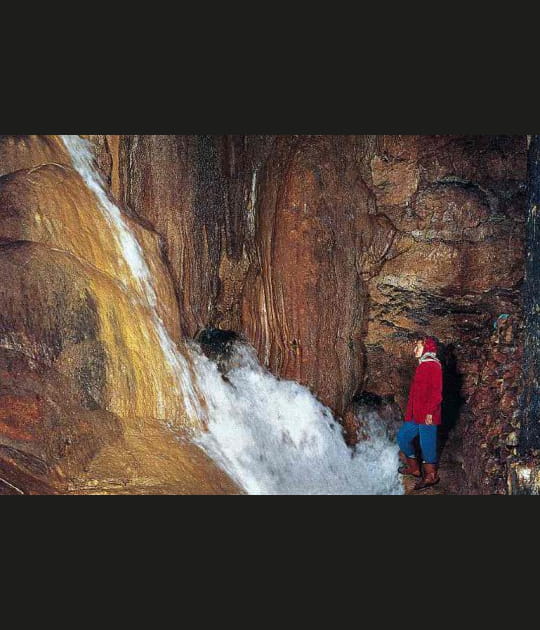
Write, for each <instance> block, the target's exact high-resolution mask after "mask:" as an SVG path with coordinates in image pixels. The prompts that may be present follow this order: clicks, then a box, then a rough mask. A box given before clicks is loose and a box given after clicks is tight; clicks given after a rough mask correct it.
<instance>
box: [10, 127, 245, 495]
mask: <svg viewBox="0 0 540 630" xmlns="http://www.w3.org/2000/svg"><path fill="white" fill-rule="evenodd" d="M0 155H1V156H2V158H3V162H2V164H1V167H0V168H1V170H0V172H2V173H3V176H2V177H0V287H1V288H0V303H1V305H2V308H1V309H0V349H1V350H2V352H3V353H4V355H3V359H2V360H3V361H4V378H3V379H2V388H3V390H2V399H1V403H0V404H1V405H2V411H1V412H0V417H1V420H0V459H1V460H2V466H4V467H9V468H10V469H11V470H12V473H11V474H10V478H11V479H13V475H15V478H17V479H20V480H22V481H23V482H24V483H23V485H24V490H25V491H31V489H32V488H33V487H34V486H35V487H41V486H43V487H47V488H51V489H52V491H53V490H58V491H60V490H62V491H68V490H69V489H70V488H76V487H81V488H82V487H83V486H84V487H86V486H88V487H95V488H98V489H99V488H101V487H103V484H105V485H106V479H107V475H108V474H109V475H110V471H109V473H107V469H106V467H103V466H101V467H100V468H98V469H96V470H97V471H98V472H99V474H100V475H101V476H94V477H92V476H91V475H90V476H88V470H90V469H92V466H94V465H95V462H97V461H98V460H99V461H101V460H100V458H101V451H102V450H103V448H104V447H105V446H107V449H108V453H109V455H108V457H109V458H110V461H111V462H112V461H114V462H116V463H115V464H114V465H115V466H116V467H119V466H121V465H122V463H124V464H126V466H127V469H126V470H125V471H124V474H123V476H121V478H122V480H123V482H124V483H126V484H129V483H132V484H133V483H134V484H136V485H137V486H141V485H142V486H152V487H161V486H163V484H165V483H166V484H169V482H170V480H171V474H172V471H174V470H176V472H177V473H178V474H179V471H180V470H181V469H182V470H184V472H185V473H186V474H188V475H189V474H192V473H190V470H189V469H190V464H189V462H190V461H191V460H193V458H194V455H193V453H194V451H196V449H194V448H193V447H188V446H185V447H180V448H178V447H177V445H176V443H175V440H174V439H173V438H172V436H169V435H167V433H166V431H164V430H160V429H156V428H154V427H153V424H158V422H159V420H158V419H162V420H165V419H166V420H168V421H175V420H176V422H177V424H178V425H180V426H182V425H183V426H186V427H187V426H188V424H189V423H190V422H191V421H194V419H192V418H187V416H186V412H185V409H184V399H183V396H182V395H181V393H180V394H179V392H178V387H177V381H176V377H175V375H174V372H173V370H172V369H171V366H170V365H169V364H168V363H167V361H166V360H165V358H164V352H163V344H162V339H161V334H160V329H159V328H158V327H157V326H156V321H157V320H159V321H160V322H162V328H163V331H167V333H168V335H169V337H170V339H171V340H173V339H174V340H176V342H177V343H179V344H180V346H179V347H180V349H181V347H182V346H181V343H182V342H181V339H180V336H181V335H180V326H179V314H178V309H177V306H176V301H175V297H174V291H173V288H172V283H171V280H170V277H169V275H168V273H167V270H166V267H165V265H164V261H163V258H162V255H161V250H160V247H159V237H158V235H157V234H156V233H155V232H153V231H151V230H148V229H147V228H146V227H145V226H143V225H142V224H140V223H139V222H138V221H136V220H135V219H134V218H132V217H130V216H128V215H126V216H124V218H123V221H124V222H125V224H126V225H127V226H128V228H129V231H130V233H132V234H134V235H135V238H136V240H137V241H138V243H139V245H140V247H141V248H142V250H143V251H144V254H145V256H144V257H145V260H146V261H147V262H148V268H149V272H150V274H151V277H152V279H153V288H154V289H155V295H156V301H157V304H156V309H155V310H154V309H152V308H151V307H150V305H149V303H148V302H145V301H144V300H143V295H142V288H141V278H140V277H139V276H136V275H135V274H133V273H132V271H131V270H130V268H129V265H128V262H127V261H128V258H127V257H126V256H123V255H122V240H121V236H119V233H117V232H116V231H115V229H114V226H113V225H112V224H111V223H110V222H109V221H108V220H107V219H106V216H105V214H104V213H103V212H102V209H101V207H100V203H99V200H98V198H97V197H96V195H95V194H94V193H93V192H92V191H90V190H89V188H88V186H87V185H86V183H85V182H84V181H83V179H82V177H81V176H80V174H79V173H78V172H77V171H75V170H74V169H73V167H72V165H71V158H70V156H69V154H68V153H67V152H66V150H65V147H64V146H63V143H62V142H61V141H60V140H59V138H56V137H52V138H48V137H37V136H34V137H27V138H21V137H17V138H6V137H3V138H2V139H1V140H0ZM42 160H46V162H45V163H40V162H41V161H42ZM12 168H15V169H17V170H15V171H14V172H9V169H12ZM143 288H144V287H143ZM171 343H173V342H172V341H171ZM25 383H29V385H28V386H25ZM32 383H33V385H32ZM143 419H145V420H143ZM160 426H161V425H160ZM134 427H139V429H138V430H135V429H134ZM143 427H146V428H143ZM141 436H142V437H141ZM137 440H138V443H139V442H141V441H142V443H147V444H153V446H152V448H153V449H154V451H155V452H160V451H161V453H162V455H161V456H162V457H163V456H164V453H165V451H166V452H168V453H169V456H170V458H171V459H172V460H174V458H175V453H178V457H177V459H176V460H175V461H177V464H176V469H175V465H173V466H172V467H169V468H168V469H167V470H159V469H158V467H156V465H155V461H152V462H150V460H148V461H147V459H148V457H149V456H150V455H151V453H152V448H151V447H150V446H147V448H146V459H145V458H144V457H143V455H144V452H145V451H144V449H143V448H142V447H139V446H137V447H135V446H133V447H132V451H131V454H128V453H130V451H129V448H128V446H126V444H128V442H129V444H131V445H133V444H134V443H135V442H137ZM130 448H131V447H130ZM182 449H183V450H182ZM182 452H184V454H189V453H191V455H190V457H191V460H190V458H189V457H187V458H185V461H184V462H183V463H182ZM134 453H137V454H134ZM139 456H140V459H138V457H139ZM151 457H152V458H153V457H154V455H151ZM126 460H130V461H131V460H132V461H133V462H136V463H137V466H136V467H135V468H136V469H137V471H139V472H137V476H133V478H131V477H130V473H129V469H130V466H129V465H128V464H129V462H126ZM199 460H200V461H201V462H203V461H206V462H207V460H205V458H204V456H203V455H202V454H200V456H199ZM131 467H132V468H133V465H132V466H131ZM135 468H133V469H134V470H135ZM207 469H208V472H209V475H208V482H206V481H203V480H201V479H199V480H200V481H201V485H200V487H198V490H200V491H205V490H207V491H208V490H211V489H216V490H217V491H219V490H220V488H221V489H223V488H228V489H229V490H230V489H231V488H232V487H233V486H232V484H231V483H230V482H228V480H227V479H226V478H225V477H224V476H223V475H221V476H220V473H219V472H217V471H214V470H213V467H212V465H211V464H209V463H208V462H207ZM202 470H203V469H201V474H199V477H201V476H202V477H204V475H203V474H202ZM13 471H15V472H13ZM141 471H143V472H141ZM144 471H146V472H144ZM97 474H98V473H97V472H96V475H97ZM134 474H135V473H134ZM197 474H198V473H197ZM192 476H193V474H192ZM195 476H196V475H195ZM118 478H119V477H118V475H115V476H113V479H118ZM83 479H84V483H83ZM130 479H131V481H130ZM81 484H82V486H81ZM85 484H86V485H85ZM0 485H1V484H0ZM12 485H14V486H17V484H16V483H12ZM188 485H189V484H188ZM6 487H8V488H9V487H10V486H9V485H8V486H6ZM186 487H187V486H185V485H184V488H186ZM191 490H192V491H196V490H197V487H196V486H195V485H193V484H192V485H191Z"/></svg>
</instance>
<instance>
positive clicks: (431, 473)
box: [414, 464, 440, 490]
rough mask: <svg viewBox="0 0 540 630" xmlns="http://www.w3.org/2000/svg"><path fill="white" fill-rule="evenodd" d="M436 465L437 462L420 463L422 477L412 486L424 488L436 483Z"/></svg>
mask: <svg viewBox="0 0 540 630" xmlns="http://www.w3.org/2000/svg"><path fill="white" fill-rule="evenodd" d="M437 470H438V466H437V464H422V471H423V475H422V479H420V481H418V482H416V485H415V486H414V489H415V490H425V489H426V488H429V487H430V486H434V485H435V484H436V483H439V481H440V479H439V475H438V474H437Z"/></svg>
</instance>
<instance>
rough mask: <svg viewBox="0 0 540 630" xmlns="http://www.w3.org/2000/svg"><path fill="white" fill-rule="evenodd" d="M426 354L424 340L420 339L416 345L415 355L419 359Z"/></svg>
mask: <svg viewBox="0 0 540 630" xmlns="http://www.w3.org/2000/svg"><path fill="white" fill-rule="evenodd" d="M423 354H424V342H423V341H421V340H418V341H417V342H416V344H415V346H414V356H415V357H416V358H417V359H419V358H420V357H421V356H422V355H423Z"/></svg>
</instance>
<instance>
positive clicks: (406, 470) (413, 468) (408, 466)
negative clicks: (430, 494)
mask: <svg viewBox="0 0 540 630" xmlns="http://www.w3.org/2000/svg"><path fill="white" fill-rule="evenodd" d="M398 455H399V459H400V460H401V461H402V462H403V466H400V467H399V468H398V473H399V474H400V475H412V476H413V477H420V476H421V472H420V465H419V464H418V460H417V459H416V457H407V455H405V453H403V452H402V451H399V453H398Z"/></svg>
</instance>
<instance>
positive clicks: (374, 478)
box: [61, 136, 403, 494]
mask: <svg viewBox="0 0 540 630" xmlns="http://www.w3.org/2000/svg"><path fill="white" fill-rule="evenodd" d="M61 137H62V139H63V142H64V144H65V146H66V148H67V150H68V151H69V154H70V156H71V159H72V163H73V166H74V168H75V169H76V170H77V171H78V172H79V174H80V175H81V177H82V178H83V180H84V181H85V182H86V185H87V186H88V188H89V189H90V190H91V191H92V192H93V193H94V194H95V196H96V198H97V200H98V202H99V207H100V209H101V211H102V212H103V214H104V216H105V217H106V219H107V221H108V223H109V225H110V226H111V231H112V233H113V234H114V237H115V239H116V241H117V244H118V251H119V253H120V254H121V255H122V256H123V258H124V261H125V264H126V268H127V269H128V270H129V273H130V274H131V276H132V278H131V279H130V282H129V285H130V286H133V285H135V286H136V287H137V296H136V297H135V298H134V299H138V300H140V301H141V302H143V303H145V304H146V305H147V306H148V307H149V309H150V312H151V314H152V315H151V316H152V321H153V325H154V326H155V328H156V333H157V337H158V339H159V341H160V344H161V348H162V353H163V360H164V361H166V362H167V364H168V366H169V367H170V369H171V371H172V373H173V374H174V375H175V382H176V383H177V392H178V396H182V397H183V399H184V403H185V405H186V409H187V412H188V413H189V414H190V415H192V416H198V417H199V418H200V419H201V420H203V422H204V423H205V424H206V426H207V431H200V432H199V433H198V434H196V435H195V436H194V437H193V439H194V441H195V442H196V443H197V444H199V445H200V446H201V447H202V448H203V449H204V450H205V451H206V452H207V454H208V455H209V456H210V457H212V458H213V459H214V460H215V461H216V462H217V463H218V464H219V465H220V466H221V467H222V468H223V469H224V470H225V471H226V472H227V473H228V474H229V475H230V476H231V477H232V478H233V479H234V480H235V481H236V482H237V483H238V485H239V486H240V487H242V488H243V489H244V490H245V491H246V492H248V493H251V494H401V493H402V492H403V489H402V485H401V483H400V480H399V479H398V474H397V472H396V468H397V458H396V453H397V446H395V445H394V444H393V443H392V442H390V440H389V439H388V438H387V437H386V435H385V432H384V430H383V429H382V427H381V425H380V423H378V422H377V418H376V417H375V416H372V417H370V418H368V424H369V430H370V438H369V439H368V440H366V441H365V442H362V443H361V444H360V445H358V446H357V448H356V450H355V451H352V450H351V449H349V448H348V447H347V446H346V444H345V442H344V440H343V436H342V432H341V427H340V425H339V424H338V423H337V422H336V421H335V419H334V418H333V416H332V413H331V412H330V410H329V409H328V408H327V407H325V406H324V405H323V404H322V403H321V402H319V401H318V400H317V399H316V398H315V397H314V396H313V395H312V394H311V392H310V391H309V389H307V388H306V387H303V386H301V385H299V384H298V383H294V382H292V381H284V380H281V379H278V378H276V377H275V376H273V375H272V374H270V373H269V372H268V371H267V370H265V369H264V368H263V367H262V366H261V365H260V364H259V362H258V361H257V358H256V355H255V352H254V350H253V349H252V348H250V347H248V346H246V345H244V344H236V347H235V350H234V352H235V357H234V359H235V361H234V363H235V365H234V367H233V368H232V369H230V370H229V371H228V372H227V378H226V379H224V378H223V376H222V374H221V373H220V372H219V370H218V368H217V365H216V364H215V363H214V362H212V361H210V360H209V359H208V358H207V357H206V356H204V355H203V354H202V353H201V352H200V349H199V348H198V346H197V344H195V343H194V342H190V343H189V344H186V349H185V352H184V353H182V352H181V351H180V350H179V348H178V347H177V346H176V344H175V343H174V341H173V340H172V339H171V338H170V336H169V334H168V332H167V329H166V327H165V325H164V324H163V321H162V320H161V318H160V317H159V315H158V312H157V306H158V304H157V296H156V291H155V289H154V287H153V285H152V275H151V273H150V270H149V267H148V265H147V263H146V261H145V258H144V252H143V249H142V248H141V246H140V244H139V243H138V241H137V239H136V237H135V236H134V234H133V233H132V231H131V230H130V228H129V225H128V223H127V222H126V221H125V219H124V217H123V215H122V212H121V210H120V209H119V208H118V206H117V205H116V204H115V203H114V202H113V201H112V200H111V198H110V197H109V195H108V193H107V191H106V186H105V183H104V181H103V179H102V177H101V175H100V173H99V171H98V170H97V168H96V166H95V161H94V156H93V153H92V148H91V144H90V142H88V141H87V140H84V139H83V138H81V137H80V136H61ZM190 368H191V369H190ZM201 400H202V401H204V404H203V403H202V402H201ZM169 426H170V428H171V430H173V431H174V430H178V427H175V424H174V422H173V420H172V419H171V422H170V423H169Z"/></svg>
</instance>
